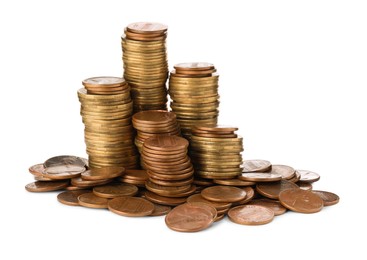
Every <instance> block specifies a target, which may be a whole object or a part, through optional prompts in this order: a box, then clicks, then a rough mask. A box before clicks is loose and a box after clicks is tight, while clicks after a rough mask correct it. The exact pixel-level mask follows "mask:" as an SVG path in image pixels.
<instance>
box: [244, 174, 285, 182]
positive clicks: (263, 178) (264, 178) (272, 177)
mask: <svg viewBox="0 0 367 260" xmlns="http://www.w3.org/2000/svg"><path fill="white" fill-rule="evenodd" d="M238 178H239V179H241V180H244V181H254V182H273V181H280V180H281V179H282V175H280V174H278V173H265V172H244V173H242V175H240V176H238Z"/></svg>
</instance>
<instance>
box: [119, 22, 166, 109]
mask: <svg viewBox="0 0 367 260" xmlns="http://www.w3.org/2000/svg"><path fill="white" fill-rule="evenodd" d="M124 32H125V35H123V36H122V37H121V39H122V42H121V45H122V51H123V55H122V59H123V62H124V78H125V79H126V80H127V82H128V83H129V85H130V87H131V95H132V98H133V100H134V111H135V112H137V111H143V110H154V109H163V110H165V109H167V89H166V81H167V77H168V63H167V54H166V38H167V26H166V25H163V24H159V23H147V22H138V23H132V24H129V25H128V26H127V27H126V28H125V31H124Z"/></svg>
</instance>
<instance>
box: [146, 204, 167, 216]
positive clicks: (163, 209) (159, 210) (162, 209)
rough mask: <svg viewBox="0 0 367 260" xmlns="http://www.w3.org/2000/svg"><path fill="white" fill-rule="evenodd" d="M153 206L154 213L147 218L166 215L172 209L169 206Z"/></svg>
mask: <svg viewBox="0 0 367 260" xmlns="http://www.w3.org/2000/svg"><path fill="white" fill-rule="evenodd" d="M153 204H154V211H153V212H152V213H151V214H150V215H149V216H164V215H167V214H168V212H170V211H171V209H172V208H171V207H170V206H165V205H159V204H156V203H153Z"/></svg>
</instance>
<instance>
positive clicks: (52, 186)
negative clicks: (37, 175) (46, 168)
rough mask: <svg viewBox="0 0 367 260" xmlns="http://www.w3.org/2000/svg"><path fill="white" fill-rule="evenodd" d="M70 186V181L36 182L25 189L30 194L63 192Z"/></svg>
mask: <svg viewBox="0 0 367 260" xmlns="http://www.w3.org/2000/svg"><path fill="white" fill-rule="evenodd" d="M68 185H69V181H68V180H65V181H35V182H32V183H29V184H27V185H26V186H25V189H26V190H27V191H30V192H45V191H55V190H62V189H64V188H66V187H67V186H68Z"/></svg>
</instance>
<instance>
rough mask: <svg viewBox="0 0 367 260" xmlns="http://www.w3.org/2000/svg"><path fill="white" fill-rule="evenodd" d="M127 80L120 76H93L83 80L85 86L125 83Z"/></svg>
mask: <svg viewBox="0 0 367 260" xmlns="http://www.w3.org/2000/svg"><path fill="white" fill-rule="evenodd" d="M125 83H126V82H125V80H124V79H123V78H119V77H106V76H103V77H93V78H87V79H85V80H83V85H84V86H86V85H87V86H89V85H93V86H100V85H102V86H108V85H122V84H125Z"/></svg>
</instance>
